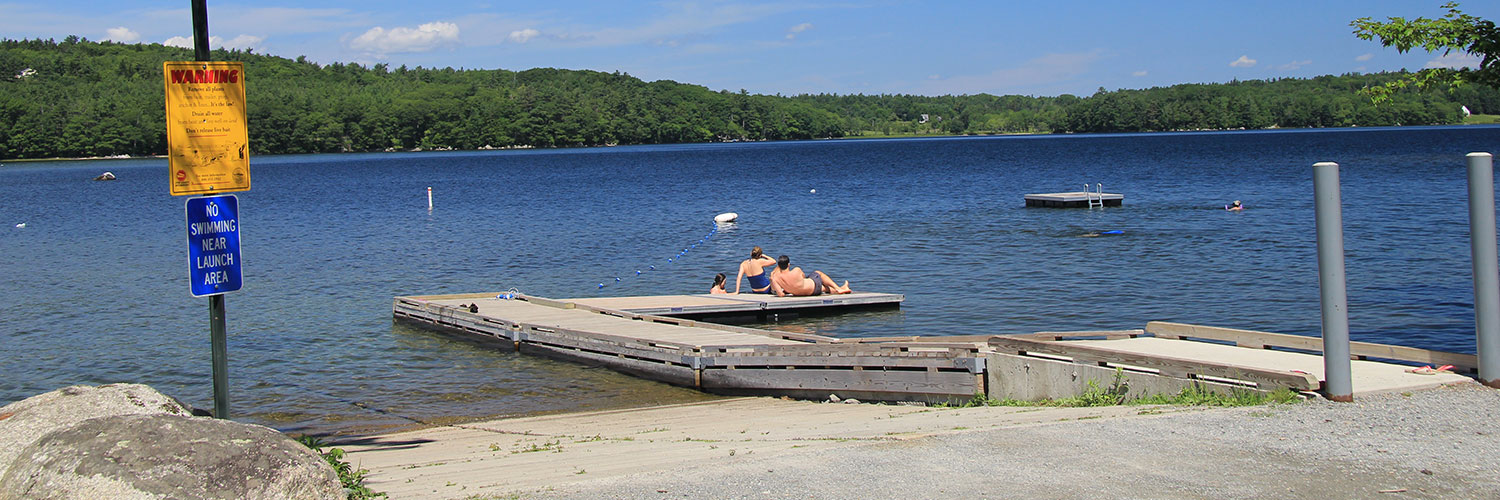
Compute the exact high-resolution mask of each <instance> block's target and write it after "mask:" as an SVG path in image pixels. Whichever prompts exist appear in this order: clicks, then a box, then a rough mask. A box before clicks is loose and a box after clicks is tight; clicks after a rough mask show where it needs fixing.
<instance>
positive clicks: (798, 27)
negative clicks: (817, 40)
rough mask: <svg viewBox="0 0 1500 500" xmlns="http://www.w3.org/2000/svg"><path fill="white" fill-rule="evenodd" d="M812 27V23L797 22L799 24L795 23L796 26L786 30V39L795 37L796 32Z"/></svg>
mask: <svg viewBox="0 0 1500 500" xmlns="http://www.w3.org/2000/svg"><path fill="white" fill-rule="evenodd" d="M812 27H813V25H812V23H802V24H799V25H796V26H792V27H791V28H790V29H787V30H786V31H787V33H786V39H787V40H792V39H795V38H797V34H798V33H801V32H804V31H807V30H810V29H812Z"/></svg>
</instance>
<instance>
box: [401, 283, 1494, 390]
mask: <svg viewBox="0 0 1500 500" xmlns="http://www.w3.org/2000/svg"><path fill="white" fill-rule="evenodd" d="M902 300H904V297H903V296H901V295H894V294H879V293H868V292H866V293H856V294H849V295H836V296H824V297H774V296H767V295H727V296H726V295H671V296H649V297H613V298H591V299H571V300H552V299H547V298H542V297H531V296H525V295H520V296H516V297H512V298H507V297H506V296H503V295H501V296H497V295H495V294H488V293H478V294H458V295H432V296H412V297H396V299H395V302H394V305H393V315H394V317H395V319H396V320H398V321H407V322H413V323H416V324H419V325H421V326H426V327H435V328H438V329H441V330H445V331H449V332H455V333H458V334H460V335H462V336H464V337H465V338H468V339H471V340H478V341H482V342H486V343H492V344H497V345H501V346H503V347H506V348H510V349H514V350H516V351H519V352H523V353H528V354H537V355H542V356H548V357H554V358H559V359H564V360H569V361H575V362H582V363H587V364H593V365H599V366H605V367H609V368H612V369H615V370H617V371H621V372H624V373H628V374H632V375H636V376H640V377H643V378H648V379H651V380H657V381H661V382H666V383H670V384H674V385H680V386H686V387H694V388H698V389H701V390H704V391H708V392H713V393H718V394H727V395H756V396H767V395H769V396H792V397H798V398H808V399H823V398H826V397H828V395H829V394H837V395H839V396H840V397H843V398H857V399H864V400H882V401H924V402H953V401H965V400H968V399H970V398H971V397H973V396H974V395H975V394H985V395H987V396H990V397H994V398H1005V397H1010V396H1009V395H1007V394H996V393H992V391H991V390H990V388H989V387H987V385H988V383H987V381H986V380H987V379H986V375H987V373H988V372H990V371H991V370H998V369H999V366H1000V365H995V366H990V365H992V364H995V363H1016V362H1021V363H1030V362H1048V363H1072V364H1077V365H1084V366H1093V367H1106V368H1111V369H1113V368H1116V367H1118V368H1122V369H1125V370H1127V371H1130V372H1132V373H1139V374H1145V375H1147V376H1162V377H1171V378H1177V379H1187V380H1200V381H1204V382H1212V383H1215V384H1222V385H1228V386H1236V387H1249V388H1255V389H1261V390H1270V389H1275V388H1280V387H1286V388H1290V389H1293V390H1298V391H1317V390H1319V389H1320V386H1321V379H1322V372H1323V361H1322V357H1321V355H1320V354H1319V353H1316V352H1311V353H1310V352H1308V351H1316V350H1317V349H1319V348H1321V340H1319V339H1315V338H1310V337H1302V336H1295V335H1281V334H1274V333H1266V332H1255V331H1249V330H1235V329H1227V328H1214V327H1206V326H1197V325H1182V324H1177V323H1164V322H1151V323H1148V324H1147V327H1146V328H1145V329H1143V330H1122V331H1105V332H1043V333H1036V334H1028V335H968V336H929V337H921V336H900V337H881V338H851V339H839V338H834V337H826V336H821V335H809V334H799V333H789V332H780V331H773V330H762V329H755V328H744V327H738V326H730V325H722V324H715V323H708V322H704V321H699V320H694V319H684V318H683V317H680V316H689V315H699V316H707V317H714V316H716V315H725V314H729V315H745V314H783V313H787V314H790V313H797V312H808V311H819V310H830V309H832V310H838V309H845V308H849V307H870V306H883V307H895V306H899V304H900V302H901V301H902ZM668 314H670V316H668ZM1148 335H1149V336H1150V337H1148ZM1204 341H1207V342H1204ZM1351 349H1352V350H1351V353H1352V354H1353V356H1354V357H1355V358H1358V359H1360V360H1363V359H1365V358H1378V359H1389V360H1400V361H1406V362H1415V363H1427V364H1431V365H1432V366H1438V365H1439V364H1451V365H1455V366H1456V367H1457V368H1456V369H1455V371H1459V372H1463V373H1473V371H1474V367H1475V366H1476V362H1475V360H1474V356H1473V355H1463V354H1452V353H1442V352H1437V351H1428V350H1423V349H1413V348H1408V347H1401V346H1388V345H1380V344H1368V343H1358V342H1356V343H1354V344H1353V345H1352V346H1351ZM1017 360H1022V361H1017ZM1354 366H1355V367H1356V368H1355V371H1354V376H1355V394H1356V395H1359V394H1367V393H1375V392H1385V391H1392V390H1407V389H1412V388H1420V387H1427V386H1433V385H1440V384H1443V383H1452V382H1459V381H1465V380H1469V379H1468V377H1465V376H1463V375H1462V374H1436V375H1423V374H1414V373H1407V372H1405V369H1406V368H1408V366H1405V365H1400V364H1390V363H1382V362H1375V361H1368V362H1366V361H1357V362H1356V363H1355V365H1354ZM994 373H997V374H998V373H1004V372H1003V371H995V372H994ZM997 376H1000V375H997ZM1101 382H1102V381H1101ZM1028 383H1029V382H1028Z"/></svg>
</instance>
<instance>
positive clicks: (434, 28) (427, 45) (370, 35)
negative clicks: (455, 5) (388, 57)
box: [349, 22, 459, 56]
mask: <svg viewBox="0 0 1500 500" xmlns="http://www.w3.org/2000/svg"><path fill="white" fill-rule="evenodd" d="M458 43H459V40H458V25H457V24H453V23H445V22H431V23H426V24H423V25H421V26H417V27H416V28H407V27H404V26H402V27H396V28H391V29H389V30H386V29H385V28H382V27H380V26H376V27H374V28H370V30H369V31H366V32H365V33H364V34H362V35H359V36H358V37H355V38H354V39H353V40H350V41H349V48H352V49H355V50H361V51H364V52H368V53H371V54H374V55H376V56H384V55H385V54H399V53H407V52H428V51H431V50H434V49H437V48H438V47H442V46H444V45H456V44H458Z"/></svg>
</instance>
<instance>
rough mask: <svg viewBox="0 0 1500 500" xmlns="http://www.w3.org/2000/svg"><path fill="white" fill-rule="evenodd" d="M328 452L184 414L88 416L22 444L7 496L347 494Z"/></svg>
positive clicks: (270, 497) (5, 484)
mask: <svg viewBox="0 0 1500 500" xmlns="http://www.w3.org/2000/svg"><path fill="white" fill-rule="evenodd" d="M343 496H344V490H343V488H342V487H341V486H340V485H339V480H338V476H337V475H336V474H335V473H334V471H333V468H332V467H330V466H329V465H328V464H327V463H326V462H324V461H323V458H322V457H320V456H318V454H317V453H315V452H313V451H312V450H311V449H308V448H307V447H306V446H303V445H302V444H300V443H297V442H295V441H292V440H291V439H288V438H287V437H286V436H283V435H282V434H281V433H279V432H276V431H274V430H272V429H269V428H266V427H261V426H258V425H248V424H241V423H236V422H231V421H227V420H215V419H211V418H202V417H198V418H195V417H183V416H177V415H123V416H115V417H102V418H95V419H90V420H87V421H84V422H82V423H79V424H77V425H74V426H73V427H71V428H68V429H64V430H60V431H55V432H52V433H50V434H48V435H47V436H45V437H44V438H43V439H41V440H39V441H38V442H36V443H34V444H32V445H31V446H28V447H26V448H25V449H23V450H21V451H20V452H19V453H18V454H17V456H16V462H15V464H13V465H12V466H11V467H10V470H8V471H6V473H5V475H4V477H0V500H10V499H23V498H78V499H83V498H122V499H137V498H139V499H245V500H259V499H264V500H280V499H302V498H306V499H329V500H334V499H339V498H343Z"/></svg>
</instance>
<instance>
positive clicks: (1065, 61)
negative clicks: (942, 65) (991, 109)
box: [919, 49, 1103, 95]
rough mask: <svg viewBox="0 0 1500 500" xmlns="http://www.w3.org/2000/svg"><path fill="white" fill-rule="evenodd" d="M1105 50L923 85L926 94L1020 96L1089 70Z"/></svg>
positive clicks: (1054, 56)
mask: <svg viewBox="0 0 1500 500" xmlns="http://www.w3.org/2000/svg"><path fill="white" fill-rule="evenodd" d="M1102 53H1103V51H1101V50H1098V49H1096V50H1092V51H1089V52H1076V53H1070V54H1047V55H1045V56H1042V57H1038V58H1036V59H1032V60H1029V61H1026V62H1024V63H1021V65H1020V66H1017V67H1013V68H1001V69H997V70H995V71H992V72H990V73H989V74H984V75H965V76H955V77H950V78H946V79H942V80H937V81H926V82H923V85H921V89H922V91H921V92H919V93H921V94H925V95H942V94H977V93H981V92H986V93H990V94H995V95H1003V94H1008V93H1019V92H1024V91H1026V90H1029V88H1032V87H1036V86H1042V85H1048V84H1055V83H1059V82H1063V81H1066V80H1069V79H1072V78H1074V77H1076V76H1078V75H1081V74H1083V73H1084V72H1085V71H1088V70H1089V67H1090V66H1091V65H1092V64H1093V63H1094V61H1097V60H1098V59H1099V57H1100V56H1101V55H1102Z"/></svg>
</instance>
